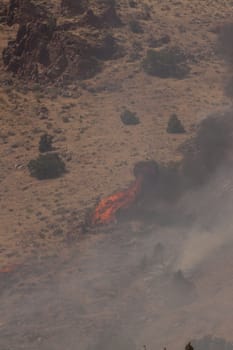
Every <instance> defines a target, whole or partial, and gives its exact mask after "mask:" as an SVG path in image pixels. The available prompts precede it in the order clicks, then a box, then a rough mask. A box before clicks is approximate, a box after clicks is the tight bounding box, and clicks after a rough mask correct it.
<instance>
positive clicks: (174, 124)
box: [167, 114, 185, 134]
mask: <svg viewBox="0 0 233 350" xmlns="http://www.w3.org/2000/svg"><path fill="white" fill-rule="evenodd" d="M167 132H168V133H169V134H183V133H184V132H185V128H184V126H183V125H182V123H181V121H180V120H179V119H178V117H177V115H176V114H172V115H171V116H170V118H169V121H168V124H167Z"/></svg>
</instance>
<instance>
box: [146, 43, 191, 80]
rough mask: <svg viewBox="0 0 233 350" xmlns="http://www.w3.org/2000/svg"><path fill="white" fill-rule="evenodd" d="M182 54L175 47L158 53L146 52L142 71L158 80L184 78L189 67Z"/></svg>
mask: <svg viewBox="0 0 233 350" xmlns="http://www.w3.org/2000/svg"><path fill="white" fill-rule="evenodd" d="M185 61H186V57H185V55H184V53H183V52H182V51H181V50H180V49H179V48H176V47H173V48H170V49H169V48H164V49H161V50H160V51H155V50H148V51H147V55H146V58H145V59H144V60H143V62H142V67H143V69H144V71H145V72H146V73H147V74H149V75H154V76H158V77H160V78H177V79H182V78H184V77H185V76H186V75H187V74H188V72H189V67H188V66H187V64H186V62H185Z"/></svg>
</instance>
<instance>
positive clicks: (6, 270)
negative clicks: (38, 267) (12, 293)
mask: <svg viewBox="0 0 233 350" xmlns="http://www.w3.org/2000/svg"><path fill="white" fill-rule="evenodd" d="M17 266H18V265H17V264H12V265H5V266H3V267H2V268H0V273H10V272H13V271H14V270H15V269H16V267H17Z"/></svg>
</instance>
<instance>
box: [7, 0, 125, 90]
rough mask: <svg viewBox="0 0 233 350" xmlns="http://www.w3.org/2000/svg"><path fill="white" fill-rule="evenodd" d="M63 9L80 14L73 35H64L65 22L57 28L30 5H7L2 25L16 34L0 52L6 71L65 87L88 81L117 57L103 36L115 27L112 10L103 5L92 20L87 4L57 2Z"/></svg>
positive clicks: (24, 0) (19, 1)
mask: <svg viewBox="0 0 233 350" xmlns="http://www.w3.org/2000/svg"><path fill="white" fill-rule="evenodd" d="M63 9H65V12H67V11H68V10H69V11H74V13H75V14H76V13H77V14H81V15H80V16H77V21H76V27H77V28H78V30H77V31H76V32H77V34H76V33H75V34H73V33H71V32H69V30H65V29H67V28H66V27H69V22H67V23H68V24H67V26H66V23H63V25H61V24H59V25H57V23H56V19H55V17H54V16H53V15H52V14H51V13H50V12H49V11H48V10H47V9H46V8H44V7H43V6H39V5H35V3H34V2H33V1H32V0H11V1H10V4H9V6H8V8H7V17H6V21H7V24H8V25H13V24H15V23H18V24H19V28H18V32H17V36H16V39H15V40H13V41H9V43H8V46H7V47H6V48H5V49H4V50H3V62H4V64H5V66H6V67H7V70H8V71H10V72H12V73H14V74H15V75H16V76H18V77H20V78H25V79H27V80H32V81H35V82H40V83H51V82H52V83H62V84H66V83H68V84H69V83H72V82H73V81H74V80H78V79H88V78H91V77H93V76H94V75H95V74H96V73H98V72H99V71H100V70H101V68H102V62H103V61H104V60H109V59H113V58H115V57H117V55H119V47H118V45H117V42H116V39H115V38H114V37H113V35H112V34H111V33H109V30H108V31H107V30H106V27H108V29H109V26H116V25H120V20H119V18H118V16H117V14H116V11H115V7H114V5H112V4H110V5H108V4H107V5H106V6H105V7H104V9H103V10H102V12H101V13H100V14H98V16H97V15H96V14H95V13H94V12H93V10H92V9H91V8H89V7H88V4H87V1H78V2H77V1H71V0H70V1H68V0H63V1H62V2H61V10H62V11H63ZM91 26H92V27H95V28H97V29H98V30H92V29H91ZM84 27H85V31H84V30H82V29H84ZM68 29H69V28H68ZM88 29H89V30H88Z"/></svg>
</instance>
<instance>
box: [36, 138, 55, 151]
mask: <svg viewBox="0 0 233 350" xmlns="http://www.w3.org/2000/svg"><path fill="white" fill-rule="evenodd" d="M52 141H53V137H52V136H51V135H48V134H43V135H42V136H41V137H40V141H39V151H40V152H41V153H44V152H50V151H52Z"/></svg>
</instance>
